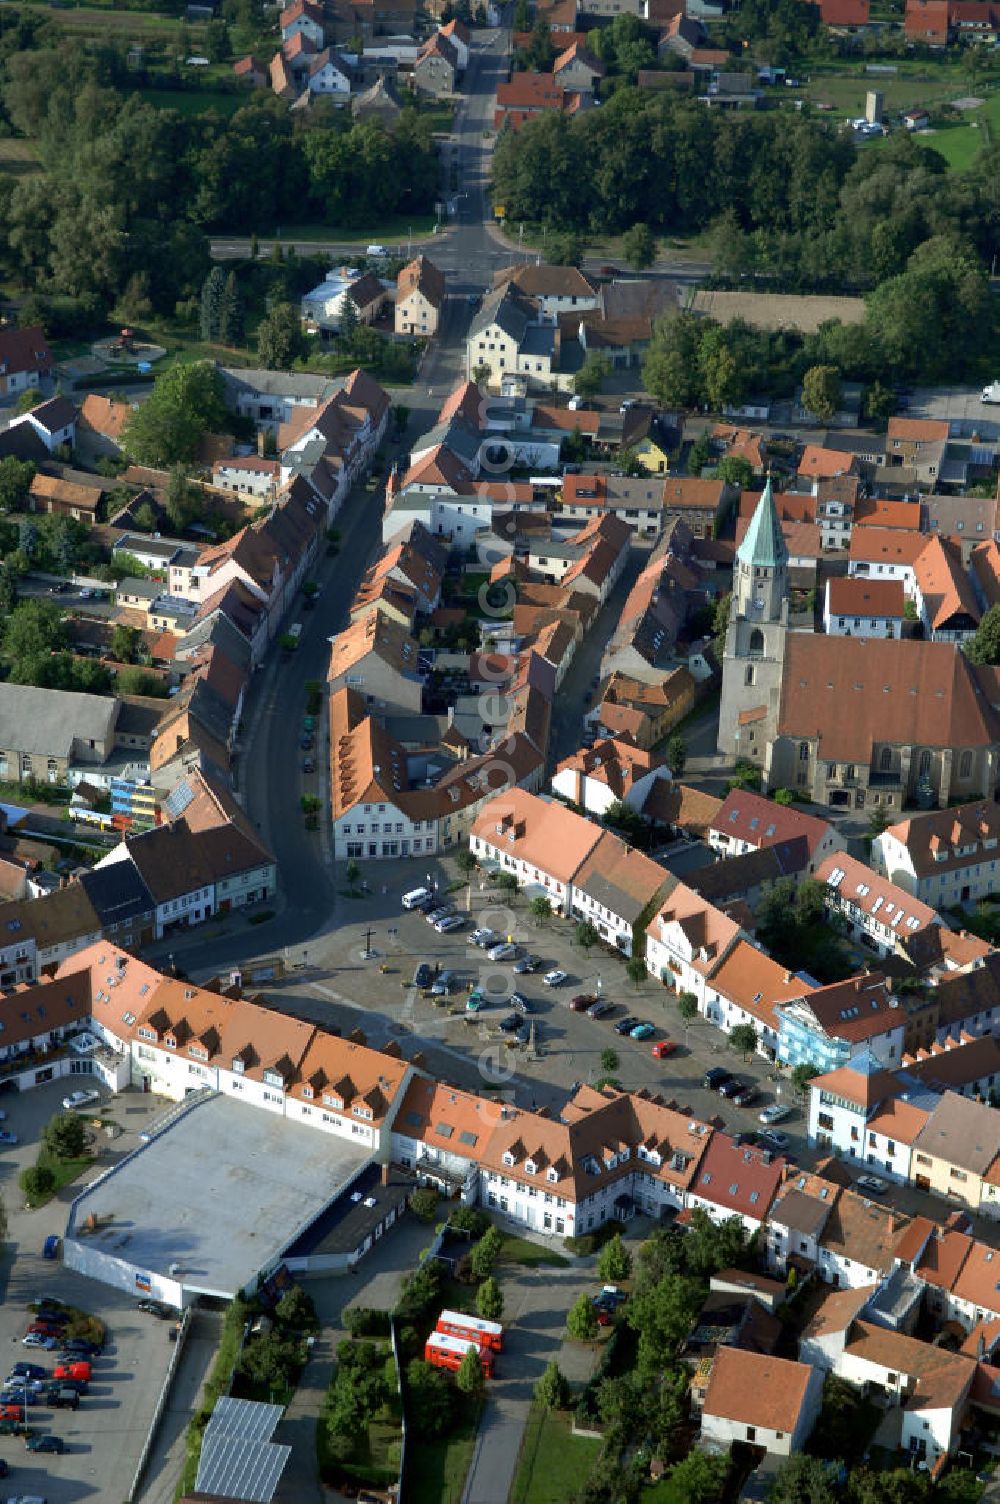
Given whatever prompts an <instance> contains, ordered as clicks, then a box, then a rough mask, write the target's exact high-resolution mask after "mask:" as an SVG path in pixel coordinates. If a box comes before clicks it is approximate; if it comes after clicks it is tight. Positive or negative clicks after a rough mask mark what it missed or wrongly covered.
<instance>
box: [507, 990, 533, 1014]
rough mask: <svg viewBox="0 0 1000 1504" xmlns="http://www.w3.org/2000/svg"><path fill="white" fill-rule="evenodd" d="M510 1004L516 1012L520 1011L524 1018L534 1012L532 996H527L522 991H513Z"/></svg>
mask: <svg viewBox="0 0 1000 1504" xmlns="http://www.w3.org/2000/svg"><path fill="white" fill-rule="evenodd" d="M510 1006H511V1007H512V1008H513V1010H514V1012H515V1013H520V1015H521V1017H522V1018H527V1016H528V1014H529V1013H534V1011H535V1010H534V1008H533V1007H532V1005H531V1000H530V998H526V997H525V996H524V994H523V993H522V992H512V993H511V995H510Z"/></svg>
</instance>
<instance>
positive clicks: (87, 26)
mask: <svg viewBox="0 0 1000 1504" xmlns="http://www.w3.org/2000/svg"><path fill="white" fill-rule="evenodd" d="M22 9H26V10H28V11H29V13H30V12H31V11H33V10H38V11H40V12H41V13H42V14H43V15H44V16H45V19H46V21H48V23H49V25H50V26H58V27H60V28H61V29H62V30H64V31H70V32H77V33H80V32H89V33H91V34H92V35H94V36H97V37H99V36H101V34H102V33H104V34H106V33H107V32H108V31H125V32H127V33H128V40H129V41H141V40H142V37H143V36H144V35H145V36H150V35H151V36H155V37H162V35H163V33H164V32H166V31H175V32H176V31H178V30H179V29H180V27H181V26H186V27H187V32H188V36H189V37H190V38H191V41H192V42H193V43H197V42H198V40H199V39H200V37H201V35H202V33H203V32H204V30H205V23H204V21H184V19H183V18H182V17H180V16H158V15H153V14H151V13H150V12H148V11H134V10H127V11H126V10H112V9H111V8H110V7H109V8H108V9H106V10H105V9H100V8H96V7H95V8H92V9H90V8H86V7H84V6H80V7H78V8H77V9H74V10H56V11H53V10H52V9H50V7H49V6H48V5H28V6H22V5H21V4H20V3H18V4H10V3H9V0H3V3H2V4H0V16H2V15H3V12H4V11H5V10H10V11H19V10H22ZM0 25H2V22H0Z"/></svg>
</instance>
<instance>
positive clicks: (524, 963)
mask: <svg viewBox="0 0 1000 1504" xmlns="http://www.w3.org/2000/svg"><path fill="white" fill-rule="evenodd" d="M514 970H515V972H516V973H517V975H518V976H519V977H523V976H528V975H529V974H530V973H531V972H533V971H537V970H538V957H537V956H522V957H521V959H520V960H519V961H515V962H514Z"/></svg>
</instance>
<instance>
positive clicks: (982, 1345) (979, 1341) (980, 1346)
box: [976, 1332, 986, 1363]
mask: <svg viewBox="0 0 1000 1504" xmlns="http://www.w3.org/2000/svg"><path fill="white" fill-rule="evenodd" d="M976 1357H977V1358H978V1359H979V1361H980V1363H981V1362H982V1361H983V1359H984V1358H985V1357H986V1338H985V1337H984V1336H983V1334H982V1332H980V1333H979V1336H978V1337H977V1338H976Z"/></svg>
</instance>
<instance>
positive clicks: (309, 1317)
mask: <svg viewBox="0 0 1000 1504" xmlns="http://www.w3.org/2000/svg"><path fill="white" fill-rule="evenodd" d="M274 1314H275V1317H276V1319H277V1320H278V1321H279V1322H280V1323H281V1325H282V1326H285V1327H288V1328H289V1330H290V1331H293V1332H315V1331H318V1330H319V1317H318V1316H317V1315H316V1307H315V1305H314V1304H313V1300H312V1296H311V1295H307V1294H306V1292H305V1291H304V1290H303V1288H302V1286H301V1285H292V1287H291V1289H290V1290H287V1291H286V1292H285V1294H284V1295H283V1296H282V1297H281V1299H280V1300H279V1301H278V1304H277V1305H276V1306H275V1308H274Z"/></svg>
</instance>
